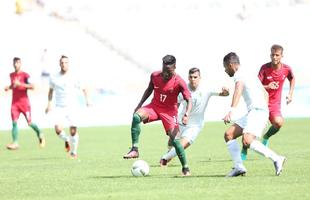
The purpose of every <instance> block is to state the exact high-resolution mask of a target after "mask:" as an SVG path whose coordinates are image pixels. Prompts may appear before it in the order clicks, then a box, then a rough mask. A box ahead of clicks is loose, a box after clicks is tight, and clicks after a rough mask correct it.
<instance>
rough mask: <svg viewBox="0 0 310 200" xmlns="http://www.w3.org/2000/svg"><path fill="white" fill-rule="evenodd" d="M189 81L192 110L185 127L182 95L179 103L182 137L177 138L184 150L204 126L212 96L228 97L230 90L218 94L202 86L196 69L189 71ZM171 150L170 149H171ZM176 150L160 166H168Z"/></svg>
mask: <svg viewBox="0 0 310 200" xmlns="http://www.w3.org/2000/svg"><path fill="white" fill-rule="evenodd" d="M188 80H189V83H188V85H187V87H188V89H189V91H190V92H191V96H192V109H191V112H190V113H189V120H188V124H187V125H184V124H183V123H182V121H181V120H180V119H182V116H184V113H185V112H186V107H185V105H184V104H185V103H186V102H185V101H184V100H183V98H182V95H179V102H180V104H181V106H180V107H179V109H180V110H179V118H178V123H179V127H180V135H178V136H177V137H178V138H180V142H181V144H182V146H183V148H184V149H186V148H188V147H189V146H190V145H191V144H193V142H194V141H195V139H196V138H197V136H198V134H199V133H200V131H201V130H202V128H203V126H204V114H205V110H206V108H207V106H208V102H209V99H210V97H211V96H228V95H229V90H228V89H227V88H225V87H223V88H222V91H221V92H216V91H213V90H208V89H206V88H202V87H201V86H200V80H201V76H200V70H199V69H198V68H196V67H194V68H191V69H190V70H189V71H188ZM169 148H170V147H169ZM176 155H177V154H176V151H175V148H171V149H170V150H169V151H168V152H167V153H166V154H164V155H163V156H162V158H161V159H160V165H161V166H166V165H167V163H168V162H169V161H170V160H171V159H172V158H174V157H175V156H176Z"/></svg>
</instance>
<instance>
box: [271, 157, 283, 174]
mask: <svg viewBox="0 0 310 200" xmlns="http://www.w3.org/2000/svg"><path fill="white" fill-rule="evenodd" d="M285 161H286V158H285V157H284V156H279V159H278V160H277V161H275V162H274V163H273V164H274V168H275V170H276V176H280V174H281V172H282V170H283V165H284V163H285Z"/></svg>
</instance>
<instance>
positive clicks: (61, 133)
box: [58, 131, 69, 142]
mask: <svg viewBox="0 0 310 200" xmlns="http://www.w3.org/2000/svg"><path fill="white" fill-rule="evenodd" d="M58 137H59V138H60V139H62V140H63V141H65V142H69V137H68V136H67V134H66V132H65V131H61V132H60V133H59V135H58Z"/></svg>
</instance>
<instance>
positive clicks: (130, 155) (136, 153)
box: [123, 147, 139, 159]
mask: <svg viewBox="0 0 310 200" xmlns="http://www.w3.org/2000/svg"><path fill="white" fill-rule="evenodd" d="M123 158H124V159H131V158H139V151H138V147H132V148H131V149H130V151H129V152H128V153H127V154H125V155H124V156H123Z"/></svg>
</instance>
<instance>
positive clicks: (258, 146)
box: [250, 140, 279, 162]
mask: <svg viewBox="0 0 310 200" xmlns="http://www.w3.org/2000/svg"><path fill="white" fill-rule="evenodd" d="M250 149H252V150H254V151H256V152H257V153H260V154H262V155H263V156H265V157H267V158H270V159H271V160H272V161H273V162H275V161H277V160H278V159H279V156H278V155H277V154H276V153H275V152H274V151H272V150H271V149H269V148H268V147H266V146H265V145H263V144H262V143H261V142H259V141H257V140H253V142H252V143H251V145H250Z"/></svg>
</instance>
